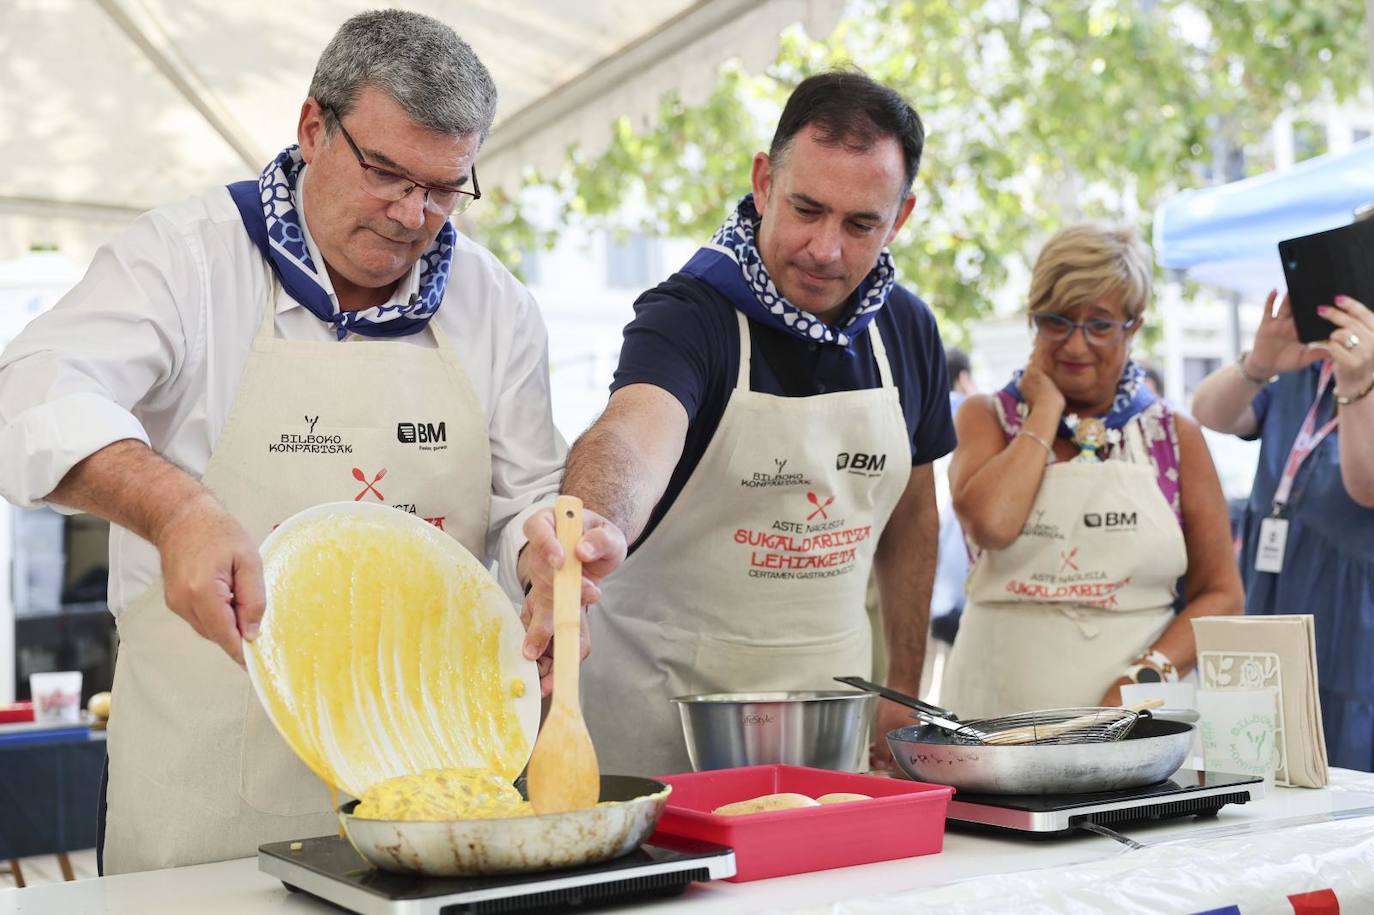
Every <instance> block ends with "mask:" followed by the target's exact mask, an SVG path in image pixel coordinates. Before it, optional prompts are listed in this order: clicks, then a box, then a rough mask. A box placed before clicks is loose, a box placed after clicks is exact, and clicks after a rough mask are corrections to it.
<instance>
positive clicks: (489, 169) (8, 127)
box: [0, 0, 844, 261]
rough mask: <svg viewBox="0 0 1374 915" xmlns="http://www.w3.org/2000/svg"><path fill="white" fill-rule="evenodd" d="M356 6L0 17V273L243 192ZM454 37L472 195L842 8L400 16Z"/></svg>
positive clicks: (718, 1) (490, 10)
mask: <svg viewBox="0 0 1374 915" xmlns="http://www.w3.org/2000/svg"><path fill="white" fill-rule="evenodd" d="M377 5H381V4H380V3H369V2H366V0H298V2H295V3H290V4H287V3H282V2H280V0H229V2H225V0H4V2H3V6H2V7H0V55H3V59H4V60H5V62H6V76H7V78H6V81H5V85H4V87H3V88H0V124H4V125H5V129H4V130H3V131H0V259H4V258H12V257H17V256H19V255H21V254H22V253H23V252H24V251H27V250H29V249H30V248H31V247H33V246H35V245H45V246H46V245H56V246H59V247H60V248H62V249H63V250H64V251H65V252H67V253H68V254H69V255H70V256H72V257H73V258H75V259H77V260H80V261H84V260H85V258H86V256H87V255H88V254H89V252H90V251H91V250H92V248H93V247H94V246H95V245H98V244H100V243H101V242H103V241H105V240H106V239H108V238H109V237H111V236H112V235H113V234H114V233H115V232H117V231H118V230H119V228H120V227H121V226H123V225H124V224H125V223H127V222H128V221H129V220H130V219H132V218H133V217H134V216H135V215H137V214H138V213H140V212H142V211H143V210H146V209H149V208H151V207H153V206H156V205H158V204H160V203H164V202H167V201H171V200H176V199H179V198H181V197H185V196H187V195H189V194H192V193H195V192H197V191H199V190H201V189H203V188H205V187H207V186H209V185H213V184H224V183H227V182H229V181H234V180H238V179H241V178H245V177H250V176H252V175H255V174H256V173H257V172H258V171H259V170H260V169H261V167H262V166H263V164H264V163H265V162H266V161H267V159H269V158H270V157H271V156H272V155H274V154H275V153H276V152H277V151H278V150H279V149H280V148H281V147H282V146H284V145H286V144H287V143H288V142H291V141H292V140H293V138H294V136H295V125H296V118H297V115H298V113H299V109H300V104H301V102H302V100H303V99H304V97H305V93H306V89H307V87H308V85H309V82H310V75H311V73H312V71H313V68H314V64H315V60H316V58H317V57H318V55H319V53H320V51H321V50H322V49H323V48H324V45H325V44H326V43H327V42H328V40H329V38H330V36H331V35H332V34H333V32H334V30H335V29H336V28H337V27H338V25H339V24H340V23H341V22H343V20H344V19H346V18H347V17H348V16H350V15H352V14H354V13H356V12H359V11H361V10H363V9H367V8H369V7H373V6H377ZM395 5H397V6H402V7H405V8H409V9H414V10H417V11H420V12H425V13H428V14H430V15H433V16H435V17H437V18H439V19H441V20H443V21H445V22H448V23H450V24H451V25H453V27H454V29H455V30H456V31H457V32H458V33H459V34H460V35H462V36H463V37H464V38H465V39H466V40H467V41H468V42H469V43H471V44H472V46H473V47H474V48H475V49H476V51H477V53H478V55H479V56H480V57H481V58H482V60H483V62H484V63H486V65H487V67H488V68H489V69H490V70H491V71H492V75H493V77H494V78H495V80H496V84H497V88H498V90H499V92H500V105H499V108H498V114H497V120H496V126H495V129H494V130H493V132H492V135H491V137H490V138H489V139H488V141H487V144H486V147H485V148H484V150H483V153H482V157H481V159H480V160H479V161H480V162H481V166H482V178H483V183H484V184H488V185H496V184H504V185H506V186H511V185H512V184H513V183H514V182H516V181H517V180H518V178H519V176H520V174H521V172H522V171H523V170H524V169H525V168H526V167H529V166H534V167H537V168H540V169H542V170H544V171H546V172H548V171H551V170H553V169H554V168H556V167H557V165H558V164H559V162H561V160H562V157H563V155H564V153H565V151H566V150H567V148H568V146H569V145H570V144H572V143H579V144H580V145H581V146H582V147H583V148H584V149H586V150H588V151H589V152H590V153H592V154H595V153H597V152H600V151H601V150H603V149H604V148H605V146H606V144H607V143H608V142H609V141H610V126H611V124H612V122H613V121H614V120H615V119H616V118H617V117H619V116H621V115H627V116H629V117H630V118H631V119H632V120H633V121H634V122H635V123H636V124H637V125H643V126H647V125H649V124H651V123H652V122H653V118H654V116H655V113H656V111H657V107H658V100H659V98H660V97H661V96H662V95H663V93H664V92H666V91H668V90H670V89H678V90H679V91H681V92H682V93H683V95H684V96H685V97H686V98H687V100H688V101H689V102H692V101H700V100H703V99H704V98H705V96H706V95H707V94H709V92H710V90H711V88H712V87H713V86H714V84H715V79H716V73H717V69H718V67H719V64H721V63H722V62H724V61H725V60H727V59H732V58H735V59H740V60H742V61H743V63H744V65H745V66H747V67H751V68H755V69H757V68H758V67H760V66H762V65H764V64H766V63H767V62H768V61H770V60H771V59H772V57H773V55H774V54H775V53H776V49H777V41H778V36H779V34H780V33H781V32H782V31H783V30H784V29H785V28H787V27H788V26H789V25H792V24H795V23H801V24H802V25H803V26H804V27H805V28H806V29H807V31H808V32H809V33H810V34H812V35H828V34H829V33H830V31H831V30H832V29H833V28H834V26H835V24H836V22H837V21H838V19H839V16H840V14H841V12H842V10H843V6H844V0H697V2H691V0H593V2H585V3H568V2H559V0H409V2H406V0H400V2H396V3H395Z"/></svg>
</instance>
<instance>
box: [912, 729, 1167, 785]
mask: <svg viewBox="0 0 1374 915" xmlns="http://www.w3.org/2000/svg"><path fill="white" fill-rule="evenodd" d="M1192 743H1193V725H1191V724H1187V723H1184V722H1181V721H1167V720H1164V719H1161V718H1148V717H1147V718H1142V719H1141V720H1140V721H1138V722H1136V725H1135V727H1134V728H1132V729H1131V732H1130V733H1129V734H1127V735H1126V736H1125V737H1124V738H1122V739H1121V740H1118V741H1113V742H1110V743H1077V744H1040V745H1036V744H1027V745H1023V746H971V745H968V744H963V743H959V742H958V741H957V740H956V739H955V738H954V737H952V736H950V734H948V733H947V732H945V731H942V730H941V729H940V728H938V727H935V726H933V725H919V724H918V725H910V726H908V727H904V728H897V729H896V730H894V731H891V732H889V733H888V735H887V745H888V746H889V747H891V748H892V756H893V758H894V759H896V760H897V765H899V766H901V767H902V771H903V772H905V773H906V774H907V775H909V776H910V777H911V778H913V779H915V780H917V781H922V782H935V783H937V784H941V785H952V786H954V787H955V788H956V789H958V790H959V791H966V792H970V793H975V794H1072V793H1078V792H1093V791H1113V790H1116V789H1118V788H1137V787H1141V786H1143V785H1152V784H1154V783H1156V782H1161V781H1163V780H1164V779H1166V778H1168V777H1169V776H1171V775H1173V774H1174V773H1175V772H1177V771H1178V768H1179V766H1181V765H1183V760H1184V759H1185V758H1187V756H1188V750H1189V748H1190V747H1191V746H1192Z"/></svg>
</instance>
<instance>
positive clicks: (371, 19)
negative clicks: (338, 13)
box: [310, 10, 496, 141]
mask: <svg viewBox="0 0 1374 915" xmlns="http://www.w3.org/2000/svg"><path fill="white" fill-rule="evenodd" d="M368 87H373V88H376V89H380V90H381V91H382V92H385V93H386V94H387V95H388V96H390V97H391V98H392V99H394V100H395V101H396V103H397V104H399V105H400V106H401V107H402V108H403V109H405V112H406V114H408V115H409V116H410V117H411V118H412V119H413V120H414V121H415V122H416V123H417V124H419V125H421V126H422V127H427V128H429V129H430V130H433V131H436V132H438V133H443V134H448V135H450V136H463V135H466V134H477V136H478V139H479V141H480V140H485V139H486V138H487V133H488V132H489V131H490V130H491V122H492V119H493V118H494V117H495V116H496V84H495V83H494V82H492V79H491V74H490V73H488V72H487V68H486V67H485V66H483V64H482V62H481V61H480V60H478V59H477V54H476V53H475V52H474V51H473V50H472V48H471V46H469V45H468V43H467V42H466V41H464V40H463V39H461V38H459V37H458V35H457V34H456V33H455V32H454V31H453V29H451V28H449V27H448V26H446V25H444V24H443V23H442V22H440V21H439V20H437V19H433V18H431V17H429V16H423V15H421V14H419V13H411V12H406V11H404V10H371V11H369V12H365V13H359V14H358V15H356V16H354V17H353V18H351V19H349V20H348V21H347V22H345V23H344V24H343V25H342V26H340V27H339V31H338V32H337V33H335V35H334V37H333V38H332V39H330V42H329V45H328V47H326V48H325V49H324V53H323V54H321V55H320V62H319V63H318V64H316V65H315V75H314V77H312V78H311V80H310V95H311V96H313V97H314V99H315V100H316V101H317V102H319V103H320V104H321V105H327V106H329V107H331V108H333V109H334V111H335V113H336V114H337V115H338V116H339V117H343V116H344V115H346V114H348V113H349V112H350V111H352V110H353V106H354V104H356V102H357V99H358V94H359V93H360V92H361V91H362V90H363V89H365V88H368ZM327 126H328V130H329V132H330V133H331V134H332V133H333V130H334V124H333V119H332V118H331V119H327Z"/></svg>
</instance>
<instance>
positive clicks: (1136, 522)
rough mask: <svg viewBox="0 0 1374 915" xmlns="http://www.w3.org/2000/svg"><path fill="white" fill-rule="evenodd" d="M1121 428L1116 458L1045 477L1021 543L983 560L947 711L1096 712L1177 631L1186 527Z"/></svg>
mask: <svg viewBox="0 0 1374 915" xmlns="http://www.w3.org/2000/svg"><path fill="white" fill-rule="evenodd" d="M1126 431H1127V434H1126V437H1125V441H1124V442H1123V444H1122V446H1120V447H1119V448H1116V449H1114V452H1115V453H1114V455H1113V458H1112V459H1109V460H1106V461H1100V462H1093V463H1082V462H1076V461H1068V462H1063V463H1057V464H1051V465H1050V466H1049V467H1047V468H1045V476H1044V478H1043V479H1042V480H1041V483H1040V491H1039V493H1038V494H1037V495H1036V497H1035V503H1034V505H1033V506H1032V507H1031V512H1030V516H1029V517H1028V518H1027V519H1026V525H1025V527H1024V528H1023V529H1022V531H1021V536H1020V537H1018V538H1016V540H1015V541H1014V542H1013V543H1012V544H1011V545H1010V546H1008V547H1007V548H1006V549H1002V550H985V551H984V552H983V553H982V554H981V555H980V556H979V557H978V558H977V560H976V561H975V563H974V566H973V570H972V571H971V573H970V575H969V582H968V604H967V605H966V607H965V609H964V616H963V619H962V620H961V621H960V623H959V635H958V636H957V637H956V638H955V640H954V648H953V649H952V650H951V652H950V656H949V661H948V665H947V667H946V669H945V677H944V683H943V685H942V688H941V693H940V704H941V705H943V706H945V707H947V708H949V709H951V710H953V711H954V712H956V713H958V714H959V715H960V716H962V717H964V718H969V717H973V716H983V715H1001V714H1012V713H1016V712H1023V711H1028V710H1032V709H1044V708H1061V707H1065V706H1084V705H1089V706H1090V705H1096V704H1097V703H1098V702H1099V701H1100V700H1101V699H1102V695H1103V694H1104V693H1105V692H1106V691H1107V690H1108V688H1109V687H1110V686H1111V684H1112V683H1113V681H1115V680H1116V679H1117V678H1118V677H1120V676H1121V675H1122V673H1124V672H1125V670H1126V668H1127V667H1128V666H1129V665H1130V663H1131V662H1132V661H1134V660H1135V659H1136V658H1138V657H1140V655H1141V654H1143V653H1145V652H1146V651H1148V650H1149V648H1150V646H1151V645H1153V644H1154V642H1155V640H1156V639H1158V638H1159V635H1160V633H1162V632H1163V631H1164V629H1165V627H1167V626H1168V625H1169V623H1170V622H1172V620H1173V616H1174V613H1173V609H1172V606H1171V605H1172V602H1173V599H1174V593H1175V590H1174V589H1175V583H1176V582H1177V580H1178V577H1179V576H1180V575H1182V574H1183V573H1184V571H1185V570H1186V569H1187V568H1188V553H1187V549H1186V547H1185V546H1184V542H1183V530H1182V528H1181V527H1180V526H1179V521H1178V516H1177V515H1175V514H1174V510H1173V509H1172V508H1171V507H1170V505H1169V502H1168V500H1167V499H1165V497H1164V494H1163V493H1162V492H1161V491H1160V489H1159V485H1158V483H1157V481H1156V470H1155V468H1154V466H1153V464H1151V463H1150V461H1149V458H1148V455H1147V453H1146V446H1145V443H1144V442H1143V440H1142V439H1141V435H1140V433H1139V429H1138V427H1137V425H1136V424H1129V425H1128V426H1127V430H1126Z"/></svg>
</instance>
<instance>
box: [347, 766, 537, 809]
mask: <svg viewBox="0 0 1374 915" xmlns="http://www.w3.org/2000/svg"><path fill="white" fill-rule="evenodd" d="M533 814H534V808H533V807H531V806H530V803H529V801H527V800H525V799H524V798H523V797H521V796H520V792H519V791H516V790H515V787H514V786H513V785H511V784H510V783H509V782H507V781H506V780H505V779H503V778H502V777H501V776H499V775H497V774H496V773H495V772H492V771H491V770H490V769H431V770H430V771H428V772H421V773H420V774H419V775H402V776H400V777H399V778H390V779H387V780H386V781H384V782H382V783H380V784H377V785H373V786H372V787H371V788H368V789H367V790H366V791H364V792H363V796H362V800H361V802H360V803H359V804H358V806H357V808H356V809H354V811H353V815H354V816H356V817H365V818H367V819H370V820H492V819H498V818H502V817H519V816H532V815H533Z"/></svg>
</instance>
